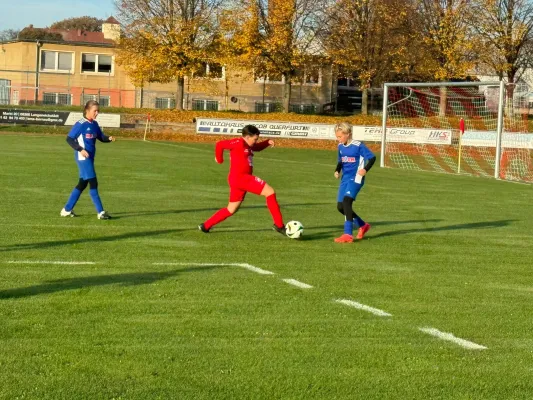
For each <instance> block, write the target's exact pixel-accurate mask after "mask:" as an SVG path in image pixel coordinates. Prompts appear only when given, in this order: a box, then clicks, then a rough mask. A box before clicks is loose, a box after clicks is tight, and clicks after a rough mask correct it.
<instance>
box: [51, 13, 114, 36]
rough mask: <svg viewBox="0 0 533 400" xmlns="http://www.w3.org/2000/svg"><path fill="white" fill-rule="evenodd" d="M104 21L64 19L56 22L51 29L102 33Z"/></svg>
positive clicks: (77, 18) (82, 18)
mask: <svg viewBox="0 0 533 400" xmlns="http://www.w3.org/2000/svg"><path fill="white" fill-rule="evenodd" d="M103 22H104V21H103V20H101V19H98V18H95V17H89V16H85V17H74V18H67V19H63V20H61V21H58V22H54V23H53V24H52V25H50V28H51V29H65V30H70V29H81V30H82V31H87V32H101V31H102V23H103Z"/></svg>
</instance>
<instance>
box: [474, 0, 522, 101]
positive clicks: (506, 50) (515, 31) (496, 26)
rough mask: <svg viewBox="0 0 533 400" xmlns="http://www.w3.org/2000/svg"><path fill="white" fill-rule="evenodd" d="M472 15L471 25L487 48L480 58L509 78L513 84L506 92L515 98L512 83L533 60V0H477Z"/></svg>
mask: <svg viewBox="0 0 533 400" xmlns="http://www.w3.org/2000/svg"><path fill="white" fill-rule="evenodd" d="M470 17H471V23H472V25H471V26H472V29H473V30H475V32H477V34H478V35H479V38H480V41H481V45H482V47H483V48H485V49H486V50H487V51H485V52H484V53H482V56H481V62H482V63H483V64H485V65H487V66H489V68H491V69H492V70H493V71H494V72H495V73H496V74H497V75H498V76H499V78H500V79H503V78H504V77H506V78H507V81H508V83H510V84H511V85H510V86H509V89H508V91H507V96H508V97H510V98H512V97H513V90H514V85H512V84H513V83H517V82H518V81H519V80H520V78H521V77H522V75H523V74H524V72H525V71H526V69H528V68H531V66H532V64H533V53H532V52H531V49H532V46H531V44H532V42H533V1H531V0H476V1H474V2H473V7H472V12H471V16H470ZM511 104H512V102H511Z"/></svg>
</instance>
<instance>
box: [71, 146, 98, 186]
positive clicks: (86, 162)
mask: <svg viewBox="0 0 533 400" xmlns="http://www.w3.org/2000/svg"><path fill="white" fill-rule="evenodd" d="M76 164H78V169H79V171H80V178H81V179H84V180H88V179H91V178H96V171H95V170H94V158H84V157H83V156H82V155H81V154H79V153H78V154H77V155H76Z"/></svg>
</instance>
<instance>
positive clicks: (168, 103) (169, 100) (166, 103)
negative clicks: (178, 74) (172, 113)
mask: <svg viewBox="0 0 533 400" xmlns="http://www.w3.org/2000/svg"><path fill="white" fill-rule="evenodd" d="M155 108H176V99H174V98H173V97H156V98H155Z"/></svg>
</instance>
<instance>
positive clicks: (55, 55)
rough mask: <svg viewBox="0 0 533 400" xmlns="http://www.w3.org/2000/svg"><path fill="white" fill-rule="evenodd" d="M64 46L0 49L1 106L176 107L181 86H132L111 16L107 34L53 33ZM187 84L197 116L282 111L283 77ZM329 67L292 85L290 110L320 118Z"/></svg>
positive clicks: (234, 74)
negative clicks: (93, 103)
mask: <svg viewBox="0 0 533 400" xmlns="http://www.w3.org/2000/svg"><path fill="white" fill-rule="evenodd" d="M50 31H52V32H55V33H60V34H61V35H62V36H63V41H62V42H49V41H28V40H13V41H9V42H3V43H0V105H7V104H9V105H19V104H56V105H82V104H84V103H85V102H86V101H88V100H91V99H95V100H98V101H99V102H100V103H101V105H102V106H112V107H146V108H175V106H176V102H175V92H176V88H177V84H176V83H168V84H158V83H149V84H148V83H147V84H146V85H145V86H144V87H143V88H138V87H135V86H134V85H133V84H132V83H131V81H130V79H129V78H128V76H127V74H126V73H125V71H124V69H123V68H121V67H120V66H119V65H117V64H116V62H115V42H114V40H116V39H117V38H118V37H119V35H120V25H119V24H118V22H117V21H116V20H115V19H114V18H113V17H110V18H109V19H108V20H107V21H105V22H104V23H103V25H102V32H82V31H79V30H78V31H76V30H69V31H61V30H50ZM204 68H205V69H204V70H203V71H201V72H199V73H197V74H195V75H194V76H192V77H189V78H187V79H186V80H185V95H184V104H183V105H184V107H185V108H186V109H195V110H240V111H248V112H249V111H252V112H253V111H257V112H269V111H275V110H276V109H278V108H279V107H280V104H281V99H282V96H283V90H284V86H285V85H284V81H283V78H282V77H276V76H269V77H267V78H266V79H263V78H258V77H255V76H254V74H253V71H226V68H225V67H223V66H220V65H210V64H205V66H204ZM333 81H334V79H333V76H332V69H331V68H329V67H328V68H313V69H309V70H305V71H302V72H301V74H300V78H299V79H297V80H296V82H293V84H292V91H291V110H292V111H295V112H320V111H322V110H323V106H324V104H327V103H331V102H332V101H334V100H335V93H336V90H337V87H336V86H337V85H336V79H335V85H333V84H332V83H333Z"/></svg>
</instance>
